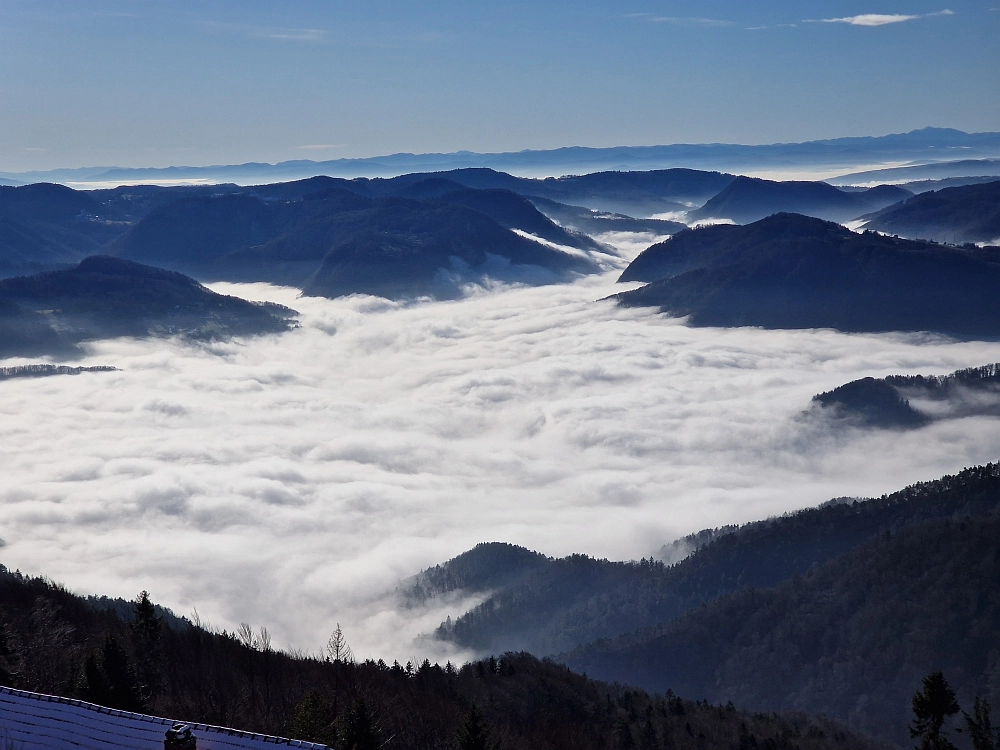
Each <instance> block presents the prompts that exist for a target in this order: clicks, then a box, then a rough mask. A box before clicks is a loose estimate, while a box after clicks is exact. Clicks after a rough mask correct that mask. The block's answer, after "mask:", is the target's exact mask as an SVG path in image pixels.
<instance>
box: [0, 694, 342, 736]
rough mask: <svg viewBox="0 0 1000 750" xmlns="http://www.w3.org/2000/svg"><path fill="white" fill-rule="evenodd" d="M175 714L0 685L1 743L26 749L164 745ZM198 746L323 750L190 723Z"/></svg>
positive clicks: (233, 730)
mask: <svg viewBox="0 0 1000 750" xmlns="http://www.w3.org/2000/svg"><path fill="white" fill-rule="evenodd" d="M174 723H175V720H174V719H162V718H160V717H157V716H146V715H144V714H134V713H131V712H129V711H118V710H116V709H112V708H104V707H103V706H95V705H94V704H93V703H84V702H83V701H77V700H72V699H70V698H59V697H57V696H54V695H43V694H41V693H30V692H28V691H26V690H14V689H12V688H0V747H2V748H7V747H13V748H24V750H35V748H40V749H41V748H44V749H45V750H82V749H83V748H86V750H163V737H164V734H166V731H167V730H168V729H170V727H171V726H173V724H174ZM188 726H190V727H191V729H192V731H193V732H194V734H195V736H196V737H197V738H198V750H277V747H289V748H301V749H302V750H327V747H326V745H317V744H314V743H312V742H302V741H301V740H288V739H283V738H281V737H271V736H269V735H264V734H253V733H251V732H241V731H238V730H236V729H226V728H224V727H213V726H210V725H206V724H194V723H188Z"/></svg>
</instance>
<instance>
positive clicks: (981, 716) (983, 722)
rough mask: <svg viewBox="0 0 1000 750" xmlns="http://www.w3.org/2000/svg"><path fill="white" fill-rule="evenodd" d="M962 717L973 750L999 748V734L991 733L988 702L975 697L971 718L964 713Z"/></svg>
mask: <svg viewBox="0 0 1000 750" xmlns="http://www.w3.org/2000/svg"><path fill="white" fill-rule="evenodd" d="M962 715H963V716H964V717H965V728H966V730H967V731H968V732H969V739H971V740H972V748H973V750H997V747H998V746H1000V732H997V733H994V731H993V723H992V722H991V721H990V703H989V701H987V700H985V699H983V700H981V699H980V698H979V697H978V696H976V702H975V703H974V704H973V708H972V716H969V715H968V714H967V713H965V712H964V711H963V712H962Z"/></svg>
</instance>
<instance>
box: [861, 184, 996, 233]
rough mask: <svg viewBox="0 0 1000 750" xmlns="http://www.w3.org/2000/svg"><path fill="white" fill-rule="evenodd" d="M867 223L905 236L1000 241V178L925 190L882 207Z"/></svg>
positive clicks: (874, 227) (871, 227) (866, 226)
mask: <svg viewBox="0 0 1000 750" xmlns="http://www.w3.org/2000/svg"><path fill="white" fill-rule="evenodd" d="M864 226H865V228H867V229H874V230H877V231H879V232H885V233H886V234H898V235H900V236H901V237H922V238H924V239H931V240H937V241H939V242H952V243H964V242H987V243H991V244H994V245H1000V180H994V181H991V182H986V183H982V184H979V185H963V186H960V187H950V188H945V189H943V190H935V191H932V192H926V193H921V194H920V195H916V196H914V197H912V198H909V199H908V200H906V201H903V202H902V203H900V204H899V205H894V206H890V207H888V208H885V209H883V210H881V211H879V212H878V213H876V214H875V215H874V216H873V217H871V218H870V219H869V220H868V222H867V223H866V224H865V225H864Z"/></svg>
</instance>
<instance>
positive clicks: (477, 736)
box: [458, 703, 489, 750]
mask: <svg viewBox="0 0 1000 750" xmlns="http://www.w3.org/2000/svg"><path fill="white" fill-rule="evenodd" d="M458 748H459V750H487V748H489V733H488V731H487V729H486V723H485V721H484V720H483V714H482V712H481V711H480V710H479V707H478V706H476V704H475V703H473V704H472V707H471V708H470V709H469V713H467V714H466V715H465V721H464V722H463V724H462V727H461V729H459V730H458Z"/></svg>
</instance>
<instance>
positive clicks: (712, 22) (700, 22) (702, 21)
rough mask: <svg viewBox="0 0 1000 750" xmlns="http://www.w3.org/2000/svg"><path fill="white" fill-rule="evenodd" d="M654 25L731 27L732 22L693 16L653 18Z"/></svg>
mask: <svg viewBox="0 0 1000 750" xmlns="http://www.w3.org/2000/svg"><path fill="white" fill-rule="evenodd" d="M650 20H652V21H653V22H654V23H676V24H693V25H696V26H732V25H733V22H732V21H726V20H724V19H721V18H697V17H693V16H654V17H653V18H652V19H650Z"/></svg>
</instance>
